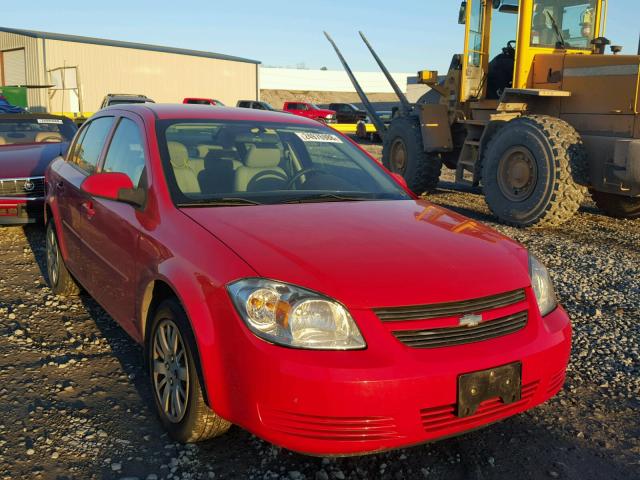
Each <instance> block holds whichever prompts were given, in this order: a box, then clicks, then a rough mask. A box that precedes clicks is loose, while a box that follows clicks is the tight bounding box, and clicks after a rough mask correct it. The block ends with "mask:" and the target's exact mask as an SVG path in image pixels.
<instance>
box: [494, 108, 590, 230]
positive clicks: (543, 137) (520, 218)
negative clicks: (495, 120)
mask: <svg viewBox="0 0 640 480" xmlns="http://www.w3.org/2000/svg"><path fill="white" fill-rule="evenodd" d="M584 172H586V152H585V148H584V145H583V143H582V139H581V138H580V135H579V134H578V133H577V132H576V130H575V129H574V128H573V127H572V126H571V125H569V124H568V123H567V122H565V121H563V120H560V119H559V118H555V117H549V116H543V115H530V116H525V117H519V118H516V119H514V120H511V121H510V122H508V123H507V124H506V125H504V127H502V128H501V129H500V130H499V131H498V132H497V133H496V134H495V136H494V137H493V138H492V139H491V141H490V142H489V144H488V145H487V150H486V154H485V155H484V157H483V162H482V183H483V189H484V194H485V200H486V202H487V205H488V206H489V209H490V210H491V212H492V213H493V214H494V215H495V216H496V217H498V219H499V221H500V222H501V223H505V224H507V225H512V226H514V227H521V228H523V227H536V228H546V227H556V226H558V225H560V224H562V223H564V222H566V221H567V220H569V219H570V218H571V217H572V216H573V215H574V214H575V213H576V212H577V211H578V208H579V207H580V203H581V201H582V200H583V198H584V195H585V192H586V188H585V187H584V186H582V185H581V184H582V183H583V182H584V175H585V173H584Z"/></svg>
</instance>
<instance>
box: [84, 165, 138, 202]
mask: <svg viewBox="0 0 640 480" xmlns="http://www.w3.org/2000/svg"><path fill="white" fill-rule="evenodd" d="M80 189H81V190H82V191H83V192H85V193H88V194H89V195H91V196H93V197H99V198H105V199H107V200H114V201H116V202H124V203H128V204H130V205H133V206H135V207H141V206H142V205H144V201H145V194H144V190H143V189H141V188H134V186H133V183H132V182H131V179H130V178H129V177H128V176H127V175H125V174H124V173H119V172H102V173H94V174H93V175H89V176H88V177H87V178H86V179H85V180H84V182H82V185H80Z"/></svg>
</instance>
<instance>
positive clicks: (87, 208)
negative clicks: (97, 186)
mask: <svg viewBox="0 0 640 480" xmlns="http://www.w3.org/2000/svg"><path fill="white" fill-rule="evenodd" d="M81 206H82V210H84V214H85V215H86V216H87V218H88V219H89V220H91V219H92V218H93V216H94V215H95V214H96V211H95V210H94V209H93V202H92V201H91V200H87V201H86V202H82V203H81Z"/></svg>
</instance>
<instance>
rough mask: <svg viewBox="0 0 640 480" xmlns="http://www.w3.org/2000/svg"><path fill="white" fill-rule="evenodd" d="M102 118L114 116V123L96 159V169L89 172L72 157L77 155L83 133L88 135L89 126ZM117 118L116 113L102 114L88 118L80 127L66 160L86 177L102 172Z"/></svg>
mask: <svg viewBox="0 0 640 480" xmlns="http://www.w3.org/2000/svg"><path fill="white" fill-rule="evenodd" d="M101 118H112V119H113V123H112V124H111V128H110V129H109V132H107V137H106V138H107V139H108V140H107V141H106V142H105V145H103V146H102V150H100V154H99V155H98V160H97V161H96V168H95V170H94V171H93V172H87V171H86V170H85V169H84V168H82V167H80V165H78V164H77V163H75V162H74V161H72V158H73V156H74V155H75V151H76V147H77V146H78V143H79V141H80V137H81V136H83V135H86V132H87V131H88V130H89V127H90V126H91V124H92V123H93V122H95V121H96V120H100V119H101ZM116 119H117V117H116V115H100V116H99V117H95V118H91V119H90V120H87V121H86V122H84V123H83V124H82V127H80V130H78V133H77V134H76V137H75V138H74V139H73V146H72V148H70V149H69V152H68V153H67V158H66V160H65V161H66V162H67V163H68V164H69V165H71V166H72V167H73V168H75V169H76V170H77V171H78V172H80V173H82V174H83V175H84V176H85V177H88V176H90V175H93V174H94V173H98V172H100V171H101V169H102V161H103V159H104V154H105V146H106V145H107V144H111V137H112V136H113V131H114V130H113V129H114V126H115V125H116V123H117V120H116ZM83 140H84V137H83Z"/></svg>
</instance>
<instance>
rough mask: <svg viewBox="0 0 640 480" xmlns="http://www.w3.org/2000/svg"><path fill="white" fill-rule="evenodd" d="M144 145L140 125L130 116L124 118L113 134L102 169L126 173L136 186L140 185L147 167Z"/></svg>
mask: <svg viewBox="0 0 640 480" xmlns="http://www.w3.org/2000/svg"><path fill="white" fill-rule="evenodd" d="M142 145H143V142H142V134H141V133H140V129H139V128H138V126H137V125H136V124H135V122H133V121H132V120H129V119H128V118H122V119H121V120H120V123H118V126H117V127H116V132H115V133H114V134H113V140H111V145H109V151H108V152H107V157H106V158H105V161H104V166H103V167H102V170H103V171H104V172H120V173H125V174H126V175H128V176H129V178H130V179H131V182H132V183H133V185H134V187H139V186H140V183H141V182H140V178H141V177H142V172H143V171H144V167H145V157H144V148H143V146H142ZM142 183H144V182H142Z"/></svg>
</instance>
